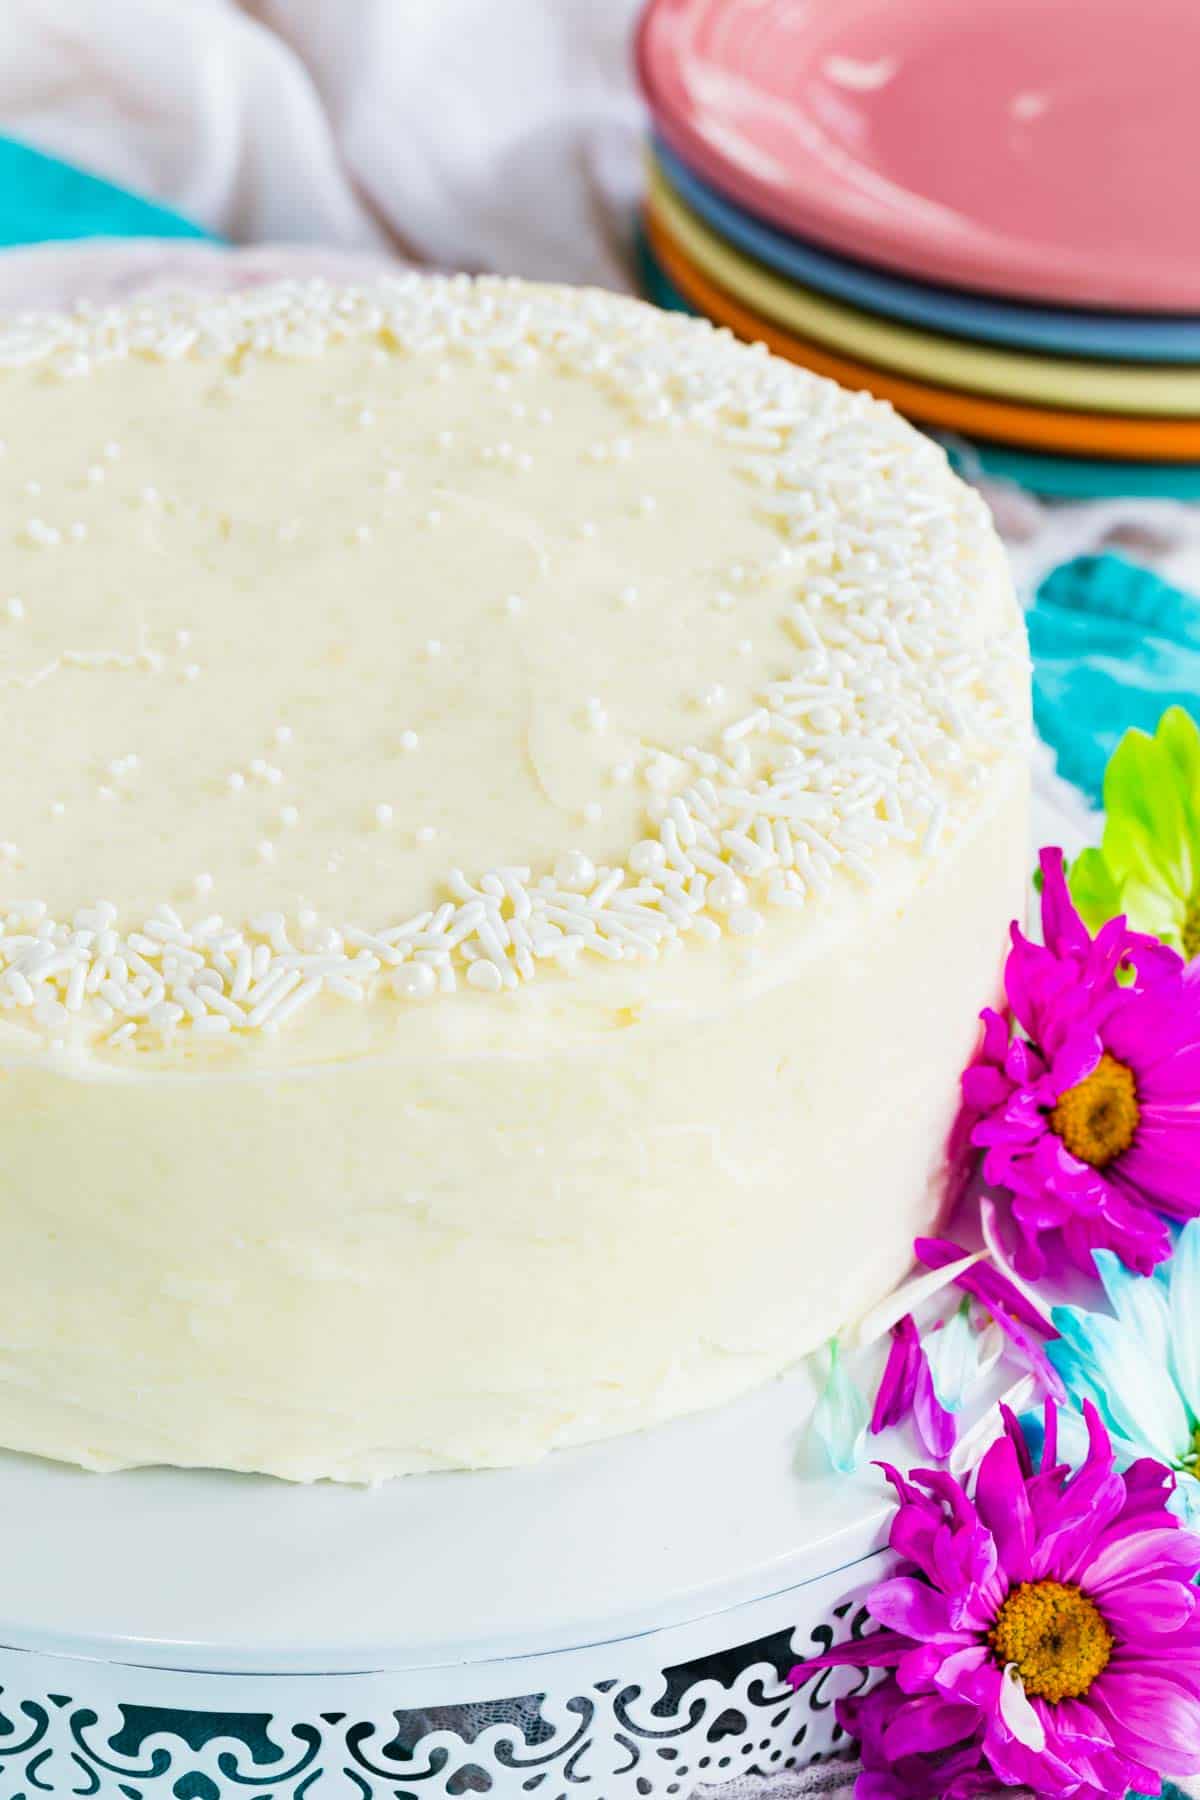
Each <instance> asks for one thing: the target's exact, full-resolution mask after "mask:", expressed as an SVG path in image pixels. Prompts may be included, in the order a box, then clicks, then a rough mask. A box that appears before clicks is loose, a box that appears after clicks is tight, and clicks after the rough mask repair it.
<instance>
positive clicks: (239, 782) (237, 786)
mask: <svg viewBox="0 0 1200 1800" xmlns="http://www.w3.org/2000/svg"><path fill="white" fill-rule="evenodd" d="M225 785H226V787H228V788H229V789H230V790H231V791H232V792H233V793H235V794H239V793H241V791H242V789H243V788H244V787H245V785H246V777H245V776H244V775H243V774H242V772H241V770H240V769H234V770H233V772H232V774H229V775H227V776H226V777H225Z"/></svg>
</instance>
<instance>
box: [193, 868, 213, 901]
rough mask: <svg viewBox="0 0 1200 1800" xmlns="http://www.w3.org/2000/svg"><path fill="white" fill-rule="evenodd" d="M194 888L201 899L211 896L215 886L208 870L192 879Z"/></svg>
mask: <svg viewBox="0 0 1200 1800" xmlns="http://www.w3.org/2000/svg"><path fill="white" fill-rule="evenodd" d="M192 886H193V888H194V889H195V890H196V893H197V894H199V895H200V896H201V897H203V896H204V895H205V894H211V893H212V891H213V886H214V883H213V878H212V876H211V875H210V874H209V873H208V871H207V870H202V871H201V873H200V874H199V875H194V876H193V877H192Z"/></svg>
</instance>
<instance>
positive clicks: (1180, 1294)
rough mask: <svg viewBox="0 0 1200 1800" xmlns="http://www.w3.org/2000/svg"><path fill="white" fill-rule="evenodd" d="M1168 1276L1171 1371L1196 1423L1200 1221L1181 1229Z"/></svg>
mask: <svg viewBox="0 0 1200 1800" xmlns="http://www.w3.org/2000/svg"><path fill="white" fill-rule="evenodd" d="M1167 1278H1168V1282H1169V1287H1168V1305H1169V1309H1170V1314H1171V1330H1170V1339H1171V1346H1170V1361H1171V1370H1172V1373H1173V1374H1174V1376H1175V1381H1176V1384H1177V1385H1178V1388H1179V1391H1180V1393H1181V1394H1182V1395H1183V1398H1184V1401H1185V1402H1186V1404H1187V1407H1188V1411H1189V1413H1190V1415H1191V1420H1192V1422H1193V1423H1194V1422H1195V1421H1196V1420H1197V1419H1200V1220H1193V1221H1191V1222H1190V1223H1189V1224H1187V1225H1185V1226H1184V1228H1183V1230H1182V1231H1181V1232H1180V1234H1179V1239H1178V1242H1177V1243H1176V1245H1175V1254H1174V1256H1173V1257H1172V1258H1171V1262H1170V1266H1169V1268H1168V1271H1167Z"/></svg>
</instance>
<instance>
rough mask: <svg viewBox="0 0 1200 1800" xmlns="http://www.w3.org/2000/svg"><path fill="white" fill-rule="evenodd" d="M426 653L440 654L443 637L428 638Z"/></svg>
mask: <svg viewBox="0 0 1200 1800" xmlns="http://www.w3.org/2000/svg"><path fill="white" fill-rule="evenodd" d="M425 654H426V656H429V657H433V656H440V655H441V654H442V644H441V639H440V638H428V639H427V640H426V643H425Z"/></svg>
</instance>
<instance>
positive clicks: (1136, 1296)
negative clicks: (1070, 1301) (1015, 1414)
mask: <svg viewBox="0 0 1200 1800" xmlns="http://www.w3.org/2000/svg"><path fill="white" fill-rule="evenodd" d="M1094 1255H1095V1260H1096V1267H1097V1269H1098V1270H1099V1273H1100V1279H1101V1280H1102V1281H1103V1283H1104V1290H1105V1293H1106V1295H1107V1297H1108V1301H1109V1304H1110V1306H1111V1307H1112V1312H1111V1313H1107V1312H1089V1311H1087V1310H1086V1309H1085V1308H1083V1307H1080V1306H1056V1307H1055V1308H1054V1311H1053V1313H1052V1314H1051V1317H1052V1319H1053V1321H1054V1325H1055V1328H1056V1329H1057V1330H1058V1331H1059V1332H1060V1334H1061V1335H1060V1337H1058V1338H1057V1339H1052V1340H1051V1342H1050V1343H1048V1344H1047V1346H1046V1351H1047V1354H1048V1355H1049V1357H1050V1360H1051V1362H1052V1363H1053V1364H1054V1366H1055V1368H1056V1369H1057V1370H1058V1372H1059V1374H1060V1375H1061V1377H1062V1379H1063V1382H1064V1385H1065V1386H1066V1389H1067V1392H1068V1393H1069V1395H1070V1397H1071V1399H1072V1400H1073V1401H1075V1402H1076V1404H1077V1405H1079V1406H1082V1403H1083V1402H1084V1401H1085V1400H1090V1401H1091V1402H1092V1404H1093V1406H1095V1408H1096V1410H1097V1411H1098V1412H1099V1414H1100V1416H1101V1418H1102V1419H1103V1420H1104V1422H1105V1424H1106V1425H1107V1427H1108V1430H1109V1432H1110V1434H1111V1436H1112V1439H1113V1448H1114V1450H1115V1452H1116V1455H1117V1460H1118V1464H1119V1466H1128V1464H1129V1463H1131V1462H1135V1461H1136V1460H1137V1459H1138V1458H1139V1457H1142V1456H1149V1457H1153V1458H1154V1459H1155V1460H1156V1461H1158V1462H1163V1463H1166V1464H1167V1466H1168V1467H1169V1468H1171V1469H1174V1471H1175V1474H1176V1478H1177V1483H1178V1485H1177V1488H1176V1493H1175V1497H1174V1501H1173V1508H1174V1510H1175V1511H1176V1512H1178V1513H1179V1514H1181V1515H1182V1517H1183V1518H1184V1520H1185V1521H1186V1522H1187V1523H1188V1524H1189V1525H1190V1526H1192V1527H1196V1526H1197V1525H1200V1479H1198V1475H1200V1219H1194V1220H1192V1221H1190V1222H1189V1223H1188V1224H1187V1225H1185V1226H1184V1227H1183V1230H1182V1231H1181V1232H1180V1234H1179V1238H1178V1240H1177V1242H1176V1245H1175V1252H1174V1255H1173V1256H1172V1257H1170V1259H1169V1260H1168V1261H1166V1262H1164V1263H1162V1264H1161V1265H1160V1266H1159V1267H1158V1268H1157V1269H1156V1270H1155V1272H1154V1273H1153V1275H1147V1276H1138V1275H1131V1274H1130V1273H1129V1271H1128V1270H1127V1269H1126V1268H1124V1267H1123V1266H1122V1264H1121V1262H1120V1260H1119V1259H1118V1258H1117V1257H1116V1256H1114V1255H1113V1254H1112V1253H1111V1251H1108V1250H1097V1251H1095V1252H1094ZM1069 1419H1071V1420H1073V1424H1072V1426H1071V1431H1070V1432H1069V1431H1068V1430H1066V1429H1065V1428H1067V1427H1068V1421H1069ZM1060 1425H1061V1426H1062V1427H1063V1428H1064V1430H1063V1431H1060V1445H1061V1449H1062V1454H1063V1455H1064V1457H1065V1458H1066V1459H1067V1460H1069V1461H1073V1460H1075V1452H1077V1451H1078V1452H1082V1451H1083V1449H1084V1448H1085V1447H1086V1438H1085V1434H1084V1431H1083V1425H1082V1420H1080V1419H1079V1418H1078V1417H1077V1416H1074V1415H1068V1414H1065V1413H1064V1414H1063V1415H1062V1416H1061V1418H1060ZM1071 1432H1074V1433H1077V1434H1078V1438H1079V1442H1078V1444H1076V1443H1075V1442H1074V1441H1073V1437H1072V1435H1071ZM1064 1437H1065V1439H1066V1441H1065V1442H1063V1441H1062V1440H1063V1438H1064Z"/></svg>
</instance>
